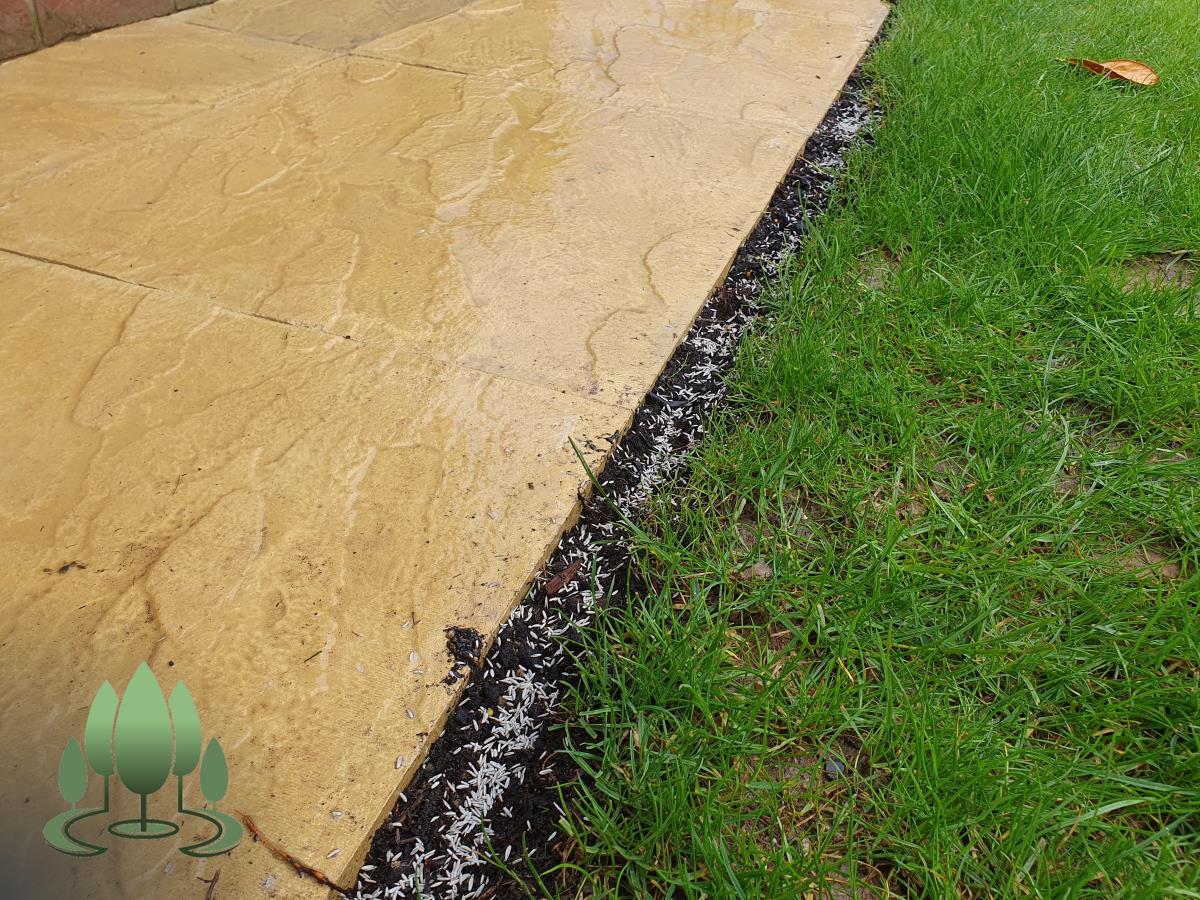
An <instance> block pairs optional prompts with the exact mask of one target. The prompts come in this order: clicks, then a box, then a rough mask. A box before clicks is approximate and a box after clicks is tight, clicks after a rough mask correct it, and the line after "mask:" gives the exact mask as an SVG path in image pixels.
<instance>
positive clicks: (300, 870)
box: [234, 810, 347, 897]
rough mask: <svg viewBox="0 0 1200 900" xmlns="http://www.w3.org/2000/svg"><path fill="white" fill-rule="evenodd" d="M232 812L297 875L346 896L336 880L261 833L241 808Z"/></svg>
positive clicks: (251, 834) (252, 834)
mask: <svg viewBox="0 0 1200 900" xmlns="http://www.w3.org/2000/svg"><path fill="white" fill-rule="evenodd" d="M234 812H236V813H237V814H238V816H240V817H241V820H242V822H243V823H244V824H245V826H246V830H247V831H249V832H250V836H251V837H252V838H254V840H256V841H258V842H259V843H260V844H262V845H263V846H264V847H266V848H267V849H268V850H270V851H271V854H272V855H273V856H274V857H275V858H276V859H278V860H279V861H280V862H285V863H287V864H288V865H289V866H291V867H292V869H293V870H294V871H295V872H296V874H297V875H299V876H300V877H301V878H304V877H305V876H307V877H309V878H311V879H312V880H313V881H315V882H317V883H318V884H321V885H324V886H325V887H327V888H329V889H330V890H331V891H336V892H337V893H338V894H340V895H342V896H343V897H345V896H346V893H347V891H346V888H344V887H341V886H340V885H339V884H337V882H335V881H334V880H333V879H332V878H330V877H329V876H328V875H326V874H325V873H324V872H322V871H321V870H320V869H314V868H313V867H312V866H310V865H309V864H308V863H306V862H301V861H300V860H298V859H296V857H294V856H292V854H290V853H288V852H287V851H286V850H284V849H283V848H282V847H280V846H279V845H278V844H276V843H275V842H274V841H273V840H271V839H270V838H269V837H267V836H266V835H265V834H263V832H262V829H261V828H259V827H258V826H257V825H255V824H254V820H253V819H251V818H250V817H249V816H248V815H246V814H245V813H244V812H242V811H241V810H234Z"/></svg>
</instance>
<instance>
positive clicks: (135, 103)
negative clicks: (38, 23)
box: [0, 0, 885, 897]
mask: <svg viewBox="0 0 1200 900" xmlns="http://www.w3.org/2000/svg"><path fill="white" fill-rule="evenodd" d="M328 9H329V5H328V4H324V3H321V4H318V3H312V2H308V0H290V2H283V3H279V2H273V3H268V2H263V0H219V2H218V3H216V4H215V5H213V6H211V7H204V8H202V9H198V10H193V11H191V12H188V13H185V14H181V15H179V16H174V17H171V18H169V19H160V20H154V21H151V22H143V23H139V24H137V25H132V26H128V27H126V28H120V29H114V30H112V31H109V32H104V33H101V34H97V35H93V36H91V37H89V38H87V39H85V40H81V41H77V42H72V43H69V44H63V45H60V46H59V47H56V48H54V49H52V50H49V51H45V52H42V53H38V54H34V55H31V56H29V57H24V58H21V59H17V60H13V61H11V62H8V63H5V64H3V65H0V134H3V135H4V137H3V138H0V163H2V166H0V286H2V288H0V290H2V293H0V377H2V378H3V379H4V383H5V384H6V386H9V390H8V391H7V392H6V393H5V395H4V396H3V398H0V426H3V428H4V431H5V434H6V435H7V438H6V440H5V442H4V444H3V445H2V447H3V449H2V450H0V454H2V456H0V566H2V568H0V573H2V574H0V580H2V583H3V589H2V591H0V675H2V676H3V677H2V679H0V723H2V725H3V741H2V742H0V796H3V798H4V803H5V809H4V819H5V826H4V834H3V835H0V840H2V841H3V844H2V846H3V847H4V848H5V849H4V851H3V855H2V856H0V867H2V868H3V869H4V871H5V873H8V872H14V871H15V872H18V873H26V875H25V876H24V880H22V876H20V875H15V876H9V877H10V878H11V879H15V880H10V881H9V883H10V884H19V885H22V887H21V890H24V891H25V892H26V893H27V894H28V895H29V896H74V895H85V894H86V895H88V896H95V897H162V896H193V895H194V896H197V897H202V896H204V891H205V889H206V885H205V884H204V883H202V882H199V881H196V878H197V877H205V878H208V877H211V876H212V874H213V873H214V872H215V871H217V870H218V869H219V870H220V871H221V880H220V892H219V894H218V895H219V896H235V897H242V896H259V895H262V896H277V897H314V896H321V895H323V894H324V893H325V891H324V890H323V889H321V888H319V887H318V886H316V885H315V884H314V883H313V882H311V881H302V880H300V879H298V878H296V877H295V876H294V875H293V874H292V873H291V872H290V871H289V870H288V869H287V867H286V866H284V865H283V864H282V863H280V862H279V861H278V860H277V859H275V858H273V857H272V856H271V855H270V854H269V853H268V852H267V851H266V850H265V849H264V848H263V847H262V846H261V845H256V844H252V843H250V842H249V841H245V842H243V844H242V845H241V846H239V847H238V848H237V849H236V850H234V852H233V853H232V854H231V855H230V856H228V857H222V858H220V859H218V860H210V861H204V862H197V861H195V860H192V859H189V858H187V857H184V856H181V855H180V854H179V853H178V852H177V849H176V848H177V846H178V845H179V841H177V840H164V841H142V842H135V841H124V842H119V841H111V842H110V843H111V845H112V849H111V850H110V851H109V852H108V853H106V854H105V855H104V856H102V857H98V858H96V859H90V860H71V859H68V858H67V857H63V856H60V855H57V854H55V853H54V852H53V851H51V850H50V849H49V848H48V847H47V846H46V845H45V843H44V842H43V840H42V837H41V833H40V829H41V824H42V823H43V822H44V821H45V820H46V819H47V818H49V817H50V816H51V815H53V814H54V813H56V812H58V811H59V810H60V809H62V808H63V807H64V804H63V802H62V800H61V798H59V797H58V795H57V792H56V790H55V774H56V771H57V767H58V760H59V754H60V753H61V750H62V748H63V746H64V745H65V743H66V741H67V739H68V738H69V737H72V736H75V737H81V736H82V732H83V723H84V718H85V716H86V709H87V706H88V704H89V703H90V701H91V698H92V695H93V694H94V692H95V690H96V688H97V687H98V686H99V684H100V683H101V682H102V681H103V680H105V679H111V680H112V681H113V682H114V684H115V685H116V686H117V688H118V689H121V688H123V686H124V683H125V682H126V681H127V679H128V678H129V676H130V675H131V674H132V671H133V669H134V667H135V666H136V665H137V663H138V662H140V661H142V660H143V659H146V660H149V661H150V663H151V666H152V668H153V669H154V671H155V673H156V675H157V676H158V678H159V680H160V682H161V683H162V685H163V687H164V688H165V689H166V690H168V691H169V690H170V689H171V687H172V686H173V685H174V683H175V681H176V680H177V679H180V678H182V679H184V680H186V682H187V685H188V687H189V688H190V689H191V691H192V693H193V695H194V696H195V697H196V700H197V703H198V704H199V707H200V712H201V716H202V720H203V723H204V727H205V731H206V734H211V735H215V736H218V737H220V739H221V741H222V743H223V745H224V746H225V748H226V750H227V753H228V756H229V763H230V790H229V796H228V798H227V799H226V800H225V801H224V803H223V807H224V808H226V809H234V808H236V809H239V810H244V811H246V812H247V813H249V814H250V815H251V816H253V817H254V819H255V821H256V822H257V823H258V824H259V826H260V827H262V828H263V830H264V832H265V833H267V834H269V835H270V836H271V837H272V838H274V839H276V840H277V841H278V842H279V843H280V844H282V845H283V846H285V847H286V848H287V849H288V850H289V851H290V852H292V853H294V854H295V855H296V856H298V857H299V858H301V859H304V860H305V861H308V862H310V863H312V864H314V865H317V866H318V867H319V868H322V869H324V870H325V871H327V872H328V873H329V874H330V875H331V876H333V877H334V878H336V879H339V880H340V881H342V883H348V882H349V881H350V880H351V879H352V878H353V874H354V871H355V866H356V862H357V859H358V858H359V854H360V852H361V851H363V850H364V849H365V847H364V842H365V841H366V840H367V839H368V838H369V837H370V835H371V833H372V831H373V830H374V828H375V827H376V826H377V825H378V824H379V821H380V818H381V817H382V816H383V815H384V814H385V813H386V812H387V811H388V810H389V809H390V807H391V804H392V801H393V800H394V798H395V795H396V792H397V791H399V790H400V788H401V787H402V785H403V784H404V782H405V781H406V780H407V778H408V777H409V775H410V774H411V772H412V771H413V770H414V768H415V766H416V765H417V764H418V763H419V761H420V759H421V757H422V754H423V752H424V750H425V748H427V747H428V744H429V743H430V742H431V741H432V740H434V739H435V738H436V735H437V732H438V729H439V727H440V725H441V723H442V721H443V720H444V717H445V716H446V714H447V712H448V711H449V709H450V708H451V707H452V703H453V699H454V697H455V695H456V691H457V687H456V686H454V685H447V684H445V683H443V680H444V679H445V677H446V675H447V673H448V672H449V671H450V668H451V664H452V660H451V659H450V657H449V655H448V654H447V652H446V646H445V644H446V637H445V629H446V628H447V627H450V626H460V627H467V628H473V629H477V630H478V631H480V632H481V633H483V634H485V635H491V634H493V633H494V631H495V629H496V628H497V627H498V625H499V623H500V622H502V621H503V620H504V618H505V616H506V615H507V614H508V612H509V611H510V610H511V608H512V606H513V605H514V603H515V602H516V601H517V600H518V598H519V596H520V595H521V593H522V590H523V588H524V586H525V584H526V583H527V581H528V579H529V578H530V577H531V576H532V575H533V573H534V572H535V571H536V570H537V568H538V567H539V565H540V564H541V562H542V560H543V559H544V558H545V555H546V553H547V552H548V551H549V549H550V548H551V547H552V546H553V544H554V543H555V541H556V540H557V537H558V535H559V533H560V532H561V529H562V528H563V526H564V525H565V524H566V522H567V521H568V520H569V518H570V516H571V515H572V514H573V510H574V509H575V506H576V500H577V491H578V490H579V487H580V484H581V483H582V482H583V481H584V480H585V479H584V474H583V472H582V468H581V466H580V464H579V462H578V460H577V459H576V458H575V455H574V451H573V450H572V448H571V441H572V440H574V441H575V442H576V443H577V444H578V445H579V446H580V447H581V448H583V450H584V453H585V455H586V457H587V458H588V461H589V464H590V465H593V466H597V465H600V464H602V462H603V457H604V454H605V452H606V450H607V448H608V446H609V444H608V443H607V442H606V441H605V440H604V438H605V436H610V435H612V434H613V433H614V432H617V431H620V430H621V429H622V428H623V427H624V426H625V425H626V423H627V422H628V420H629V417H630V415H631V414H632V411H633V410H634V409H635V408H636V406H637V404H638V403H639V401H640V399H641V397H642V395H643V394H644V392H645V391H646V390H647V389H648V388H649V387H650V385H651V384H652V383H653V380H654V378H655V377H656V375H657V373H658V371H659V370H660V368H661V366H662V365H663V363H664V362H665V360H666V358H667V356H668V355H669V353H670V352H671V350H672V348H673V347H674V345H675V343H676V342H677V341H678V339H679V337H680V335H682V333H683V332H684V331H685V330H686V328H687V326H688V324H689V322H690V321H691V318H692V316H693V315H694V314H695V312H696V310H697V309H698V308H699V307H700V305H701V304H702V303H703V301H704V299H705V297H706V295H707V293H708V291H709V290H710V289H711V287H712V286H713V284H714V283H716V281H717V280H718V279H719V278H720V277H721V276H722V274H723V272H724V269H725V267H726V265H727V264H728V262H729V260H730V258H731V257H732V255H733V253H734V251H735V249H736V248H737V246H738V245H739V243H740V242H741V240H742V239H743V237H744V236H745V235H746V233H747V232H748V230H749V229H750V228H751V227H752V226H753V224H754V222H755V221H756V219H757V216H758V214H759V212H760V211H761V209H762V207H763V205H764V204H765V203H766V201H767V199H768V198H769V197H770V194H771V192H772V190H773V188H774V186H775V184H776V182H777V181H778V179H779V178H780V177H781V176H782V175H783V174H784V172H785V171H786V170H787V168H788V166H789V165H790V163H791V160H792V159H793V158H794V156H795V154H796V153H797V152H798V151H799V150H800V148H801V147H802V146H803V142H804V140H805V138H806V137H807V135H808V133H809V132H810V131H811V129H812V127H813V126H814V125H815V124H816V122H817V121H818V120H819V118H820V116H821V115H822V114H823V112H824V110H825V109H826V107H827V106H828V104H829V103H830V102H831V101H832V100H833V98H834V97H835V96H836V94H837V92H838V90H839V89H840V87H841V85H842V83H843V81H844V79H845V77H846V75H847V74H848V73H849V72H850V70H851V69H852V68H853V66H854V64H855V63H856V62H857V61H858V59H859V57H860V56H861V53H862V52H863V50H864V49H865V46H866V43H867V42H868V41H869V39H870V37H871V36H872V35H873V34H874V32H875V30H876V29H877V28H878V26H879V24H880V22H881V21H882V19H883V17H884V15H885V9H884V7H883V6H882V5H880V4H879V3H877V2H874V0H839V2H828V3H795V4H791V3H787V2H784V0H758V2H755V0H746V2H743V0H727V2H701V3H682V2H678V3H675V2H669V0H668V2H662V3H659V2H654V3H651V2H648V0H601V2H597V3H584V2H583V0H559V2H554V0H536V2H535V0H531V2H525V3H518V2H508V3H500V2H495V0H486V2H481V3H475V4H469V5H468V4H462V3H457V2H443V3H437V2H433V3H424V4H422V3H413V4H397V3H380V2H365V0H363V2H353V3H343V4H340V5H339V13H338V16H337V17H336V20H332V19H331V18H330V16H329V12H328ZM93 782H96V779H93ZM97 793H98V784H96V783H93V784H92V795H93V796H90V797H89V801H87V802H90V801H91V800H94V799H95V797H94V795H95V794H97ZM117 793H118V795H121V794H123V792H121V791H118V792H117ZM165 793H166V792H164V796H165ZM189 797H191V798H192V799H193V800H194V801H195V802H199V800H198V798H196V797H195V796H194V795H189ZM167 799H168V800H169V799H170V798H167ZM120 802H121V804H123V806H122V811H128V810H130V809H131V805H130V802H129V799H128V798H124V799H122V800H121V801H120ZM334 851H337V852H336V853H335V852H334ZM29 873H34V874H29ZM47 878H49V879H53V880H52V881H46V880H45V879H47ZM18 896H21V894H20V893H18Z"/></svg>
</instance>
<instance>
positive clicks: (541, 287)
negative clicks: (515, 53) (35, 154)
mask: <svg viewBox="0 0 1200 900" xmlns="http://www.w3.org/2000/svg"><path fill="white" fill-rule="evenodd" d="M380 110H387V111H388V112H387V114H386V115H381V114H380ZM801 141H802V137H801V136H800V135H798V134H793V133H788V132H782V133H766V132H764V131H763V130H761V129H759V128H757V127H753V126H749V125H743V124H733V123H726V122H719V121H716V120H712V119H709V118H706V117H701V116H694V115H688V116H677V115H674V114H669V113H663V112H660V111H647V110H636V109H628V108H626V107H624V106H622V105H620V104H611V103H601V104H597V103H595V102H592V101H589V100H585V99H582V98H580V97H578V96H575V95H573V94H569V93H558V92H549V91H543V90H540V89H537V88H531V87H529V86H526V85H521V84H512V85H505V84H497V83H496V82H492V81H489V80H487V79H480V78H467V77H463V76H460V75H455V74H451V73H445V72H440V71H431V70H428V69H422V68H414V67H411V66H406V65H401V64H398V63H389V62H381V61H378V60H374V59H362V58H356V57H345V58H341V59H336V60H332V61H330V62H328V63H326V64H324V65H322V66H320V67H318V68H316V69H314V70H312V71H310V72H307V73H305V74H303V75H301V76H299V77H296V78H293V79H288V80H286V81H281V82H278V83H276V84H273V85H271V86H268V87H267V88H265V89H263V90H261V91H258V92H255V93H254V94H253V95H251V96H249V97H246V98H244V99H242V100H239V101H236V102H233V103H230V104H228V105H227V106H225V107H223V108H221V109H219V110H216V111H214V112H212V113H211V114H205V115H200V116H193V117H190V118H188V119H187V120H185V121H183V122H180V123H179V124H178V125H177V126H174V127H170V128H166V129H163V130H161V131H159V132H156V133H155V134H153V135H150V136H148V137H147V139H146V140H145V141H144V142H142V145H141V146H139V147H138V148H136V149H125V148H123V149H122V150H120V151H119V152H114V153H111V154H107V155H105V154H100V155H95V156H92V157H89V158H88V159H86V160H84V161H83V162H81V163H78V164H76V165H73V166H70V167H68V168H65V169H63V170H61V171H56V172H53V173H49V174H47V175H45V176H43V177H38V178H32V179H28V180H26V181H25V182H23V183H21V184H19V185H17V186H16V187H15V188H14V190H13V194H12V197H11V199H10V201H9V202H8V203H6V204H3V205H0V246H3V247H6V248H8V249H12V250H16V251H19V252H22V253H27V254H29V255H33V256H38V257H46V258H54V259H59V260H63V261H65V262H68V263H70V264H72V265H78V266H81V267H84V268H87V269H91V270H96V271H101V272H104V273H106V274H109V275H112V276H114V277H119V278H122V279H125V280H127V281H131V282H135V283H139V284H146V285H150V286H153V287H158V288H166V289H170V290H173V291H178V292H181V293H184V294H187V295H189V296H193V297H198V298H206V299H216V298H220V302H221V303H223V304H225V305H228V306H230V307H233V308H237V309H240V310H242V311H244V312H247V313H252V314H255V315H262V316H265V317H268V318H271V319H279V320H283V321H288V322H293V323H300V324H304V325H307V326H310V327H314V328H319V329H322V330H324V331H327V332H328V333H330V334H337V335H350V336H351V337H352V338H354V339H356V340H363V341H367V342H379V341H384V342H390V341H399V342H400V343H401V344H402V345H403V346H404V347H406V348H407V349H408V350H410V351H411V352H420V353H421V354H423V355H425V356H428V357H430V358H432V359H436V360H439V361H442V362H447V363H462V364H466V365H471V366H474V367H476V368H480V369H483V370H487V371H493V372H497V373H501V374H506V375H509V376H511V377H513V378H517V379H521V380H527V381H530V382H533V383H540V384H549V385H553V386H555V387H558V388H560V389H562V390H567V391H572V392H575V393H579V394H582V395H584V396H590V397H596V398H598V399H601V400H603V401H605V402H610V403H616V404H622V405H629V404H631V403H634V402H636V401H637V400H638V399H639V398H640V397H641V396H642V394H644V393H645V391H646V390H647V389H648V388H649V386H650V385H651V384H652V382H653V380H654V377H655V376H656V374H657V372H658V371H659V369H660V367H661V366H662V364H663V362H664V361H665V360H666V358H667V356H668V355H669V354H670V351H671V349H672V348H673V347H674V345H675V343H676V342H677V341H678V339H679V336H680V335H681V334H682V333H683V331H684V330H686V328H687V326H688V323H689V322H690V320H691V318H692V316H693V315H694V314H695V312H696V310H697V308H698V306H699V303H700V301H701V299H702V298H703V297H704V296H705V295H706V294H707V293H708V291H709V290H710V289H711V287H712V285H713V282H714V280H715V278H716V277H717V276H718V275H720V273H721V271H722V268H723V266H724V265H725V264H726V262H727V261H728V260H729V259H730V258H731V256H732V254H733V252H734V251H735V250H736V248H737V246H738V245H739V244H740V242H741V240H742V239H743V237H744V236H745V234H746V233H747V232H748V231H749V229H750V228H751V227H752V226H753V224H754V223H755V221H756V220H757V217H758V215H759V212H760V210H761V208H762V205H763V204H764V203H765V201H766V199H767V198H768V197H769V196H770V192H771V190H772V189H773V187H774V184H775V181H776V179H778V178H779V177H780V175H782V173H783V172H785V171H786V170H787V167H788V165H789V164H790V162H791V160H792V159H793V158H794V157H795V153H796V150H797V147H798V145H799V144H800V143H801ZM119 167H128V168H130V169H132V170H134V171H136V172H138V177H137V178H131V179H119V180H114V179H113V177H112V176H113V172H114V171H115V170H117V169H118V168H119ZM702 261H703V262H702Z"/></svg>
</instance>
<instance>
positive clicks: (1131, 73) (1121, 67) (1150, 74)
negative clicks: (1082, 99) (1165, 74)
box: [1063, 57, 1158, 86]
mask: <svg viewBox="0 0 1200 900" xmlns="http://www.w3.org/2000/svg"><path fill="white" fill-rule="evenodd" d="M1063 62H1065V63H1066V64H1067V65H1069V66H1076V67H1077V68H1080V69H1087V70H1088V71H1089V72H1094V73H1095V74H1097V75H1103V76H1104V77H1105V78H1115V79H1117V80H1118V81H1128V82H1130V83H1132V84H1142V85H1146V86H1149V85H1152V84H1158V73H1157V72H1155V71H1154V70H1153V69H1152V68H1150V67H1149V66H1148V65H1146V64H1145V63H1143V62H1138V61H1137V60H1136V59H1110V60H1107V61H1105V62H1096V61H1095V60H1094V59H1076V58H1074V57H1071V58H1069V59H1065V60H1063Z"/></svg>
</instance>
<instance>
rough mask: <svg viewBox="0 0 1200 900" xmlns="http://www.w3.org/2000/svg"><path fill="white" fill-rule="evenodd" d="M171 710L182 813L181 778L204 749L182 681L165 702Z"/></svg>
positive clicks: (197, 716)
mask: <svg viewBox="0 0 1200 900" xmlns="http://www.w3.org/2000/svg"><path fill="white" fill-rule="evenodd" d="M167 706H168V707H170V709H171V722H172V723H173V724H174V726H175V765H174V767H173V768H172V769H171V772H172V773H173V774H174V775H175V778H176V781H177V785H178V788H179V802H178V806H179V811H180V812H183V777H184V776H185V775H190V774H191V773H192V772H193V771H195V769H196V765H197V764H198V763H199V762H200V751H201V750H202V749H203V748H204V744H203V740H202V737H201V730H200V713H199V711H198V710H197V709H196V702H195V701H194V700H193V699H192V694H191V691H189V690H188V689H187V685H185V684H184V683H183V682H182V681H180V682H177V683H176V685H175V687H174V689H172V691H171V698H170V699H169V700H168V701H167Z"/></svg>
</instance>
